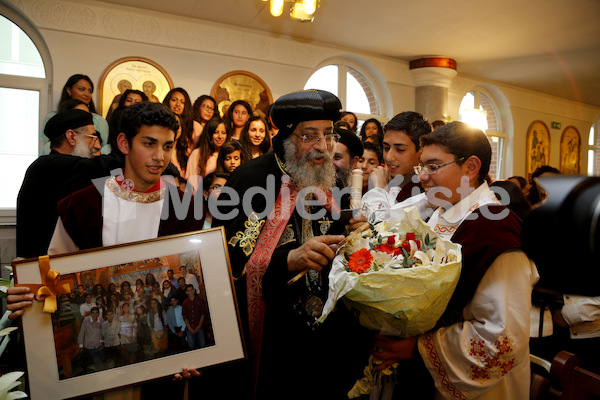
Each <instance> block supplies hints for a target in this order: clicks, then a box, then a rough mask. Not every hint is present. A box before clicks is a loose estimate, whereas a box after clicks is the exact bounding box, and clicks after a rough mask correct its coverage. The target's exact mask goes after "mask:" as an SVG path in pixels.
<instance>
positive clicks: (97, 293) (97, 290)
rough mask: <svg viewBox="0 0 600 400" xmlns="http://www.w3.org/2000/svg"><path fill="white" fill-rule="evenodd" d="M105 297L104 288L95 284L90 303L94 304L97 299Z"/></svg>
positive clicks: (99, 284)
mask: <svg viewBox="0 0 600 400" xmlns="http://www.w3.org/2000/svg"><path fill="white" fill-rule="evenodd" d="M105 296H106V291H105V290H104V286H102V284H101V283H96V284H95V285H94V287H93V288H92V301H93V302H95V301H96V299H97V298H98V297H102V298H104V297H105Z"/></svg>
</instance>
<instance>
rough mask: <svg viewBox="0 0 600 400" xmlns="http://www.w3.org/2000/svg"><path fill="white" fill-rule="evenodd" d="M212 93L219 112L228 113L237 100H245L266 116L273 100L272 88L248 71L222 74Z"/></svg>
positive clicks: (257, 111)
mask: <svg viewBox="0 0 600 400" xmlns="http://www.w3.org/2000/svg"><path fill="white" fill-rule="evenodd" d="M210 95H211V96H212V97H213V98H214V99H215V101H216V102H217V107H218V109H219V113H220V114H221V115H222V116H225V115H226V114H227V109H228V108H229V106H230V105H231V103H233V102H234V101H236V100H245V101H247V102H248V104H250V107H252V109H253V110H254V111H255V112H256V113H258V114H259V115H260V116H261V117H266V115H267V113H268V110H269V105H270V104H271V103H272V102H273V96H272V95H271V90H270V89H269V87H268V86H267V84H266V83H265V81H263V80H262V79H261V78H260V77H259V76H257V75H255V74H253V73H252V72H248V71H231V72H228V73H226V74H225V75H223V76H221V77H220V78H219V79H217V81H216V82H215V84H214V85H213V87H212V89H211V91H210Z"/></svg>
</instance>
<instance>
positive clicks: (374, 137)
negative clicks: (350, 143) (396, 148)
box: [363, 133, 383, 149]
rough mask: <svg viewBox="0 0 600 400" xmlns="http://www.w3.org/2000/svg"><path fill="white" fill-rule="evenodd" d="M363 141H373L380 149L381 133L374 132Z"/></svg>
mask: <svg viewBox="0 0 600 400" xmlns="http://www.w3.org/2000/svg"><path fill="white" fill-rule="evenodd" d="M364 143H373V144H374V145H375V146H377V147H379V148H380V149H382V148H383V135H382V134H379V133H376V134H374V135H371V136H369V137H368V138H366V139H365V141H364V142H363V144H364Z"/></svg>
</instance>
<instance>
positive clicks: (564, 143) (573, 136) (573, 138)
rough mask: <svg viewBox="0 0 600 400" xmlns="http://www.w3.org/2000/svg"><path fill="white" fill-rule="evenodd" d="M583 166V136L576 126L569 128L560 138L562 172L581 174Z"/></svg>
mask: <svg viewBox="0 0 600 400" xmlns="http://www.w3.org/2000/svg"><path fill="white" fill-rule="evenodd" d="M580 164H581V136H580V135H579V131H578V130H577V128H575V127H574V126H567V127H566V128H565V130H564V131H563V133H562V136H561V138H560V172H561V173H563V174H568V175H577V174H579V169H580Z"/></svg>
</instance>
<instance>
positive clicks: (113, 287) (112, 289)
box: [106, 282, 120, 302]
mask: <svg viewBox="0 0 600 400" xmlns="http://www.w3.org/2000/svg"><path fill="white" fill-rule="evenodd" d="M111 294H115V295H116V296H117V299H118V298H119V296H120V293H119V290H118V289H117V285H116V284H115V283H114V282H111V283H109V284H108V289H107V290H106V300H107V302H108V299H109V297H110V295H111Z"/></svg>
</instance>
